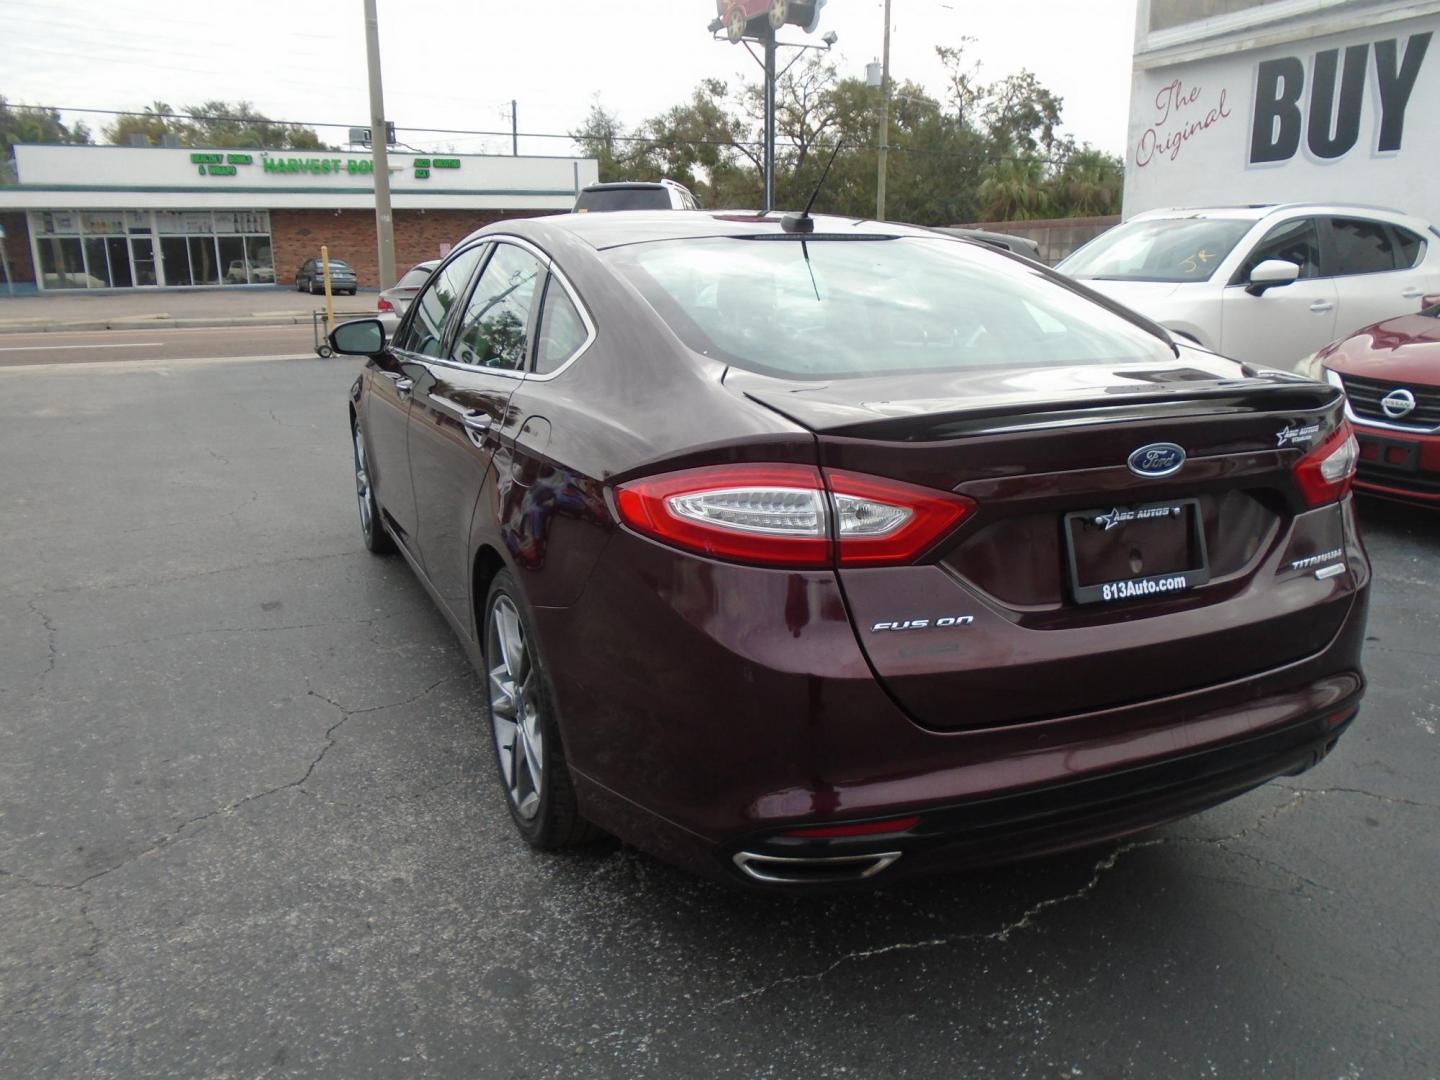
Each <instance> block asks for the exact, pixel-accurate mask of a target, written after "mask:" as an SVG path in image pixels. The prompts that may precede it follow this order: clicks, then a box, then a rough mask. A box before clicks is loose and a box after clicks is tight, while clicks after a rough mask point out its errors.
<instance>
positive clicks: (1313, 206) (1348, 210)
mask: <svg viewBox="0 0 1440 1080" xmlns="http://www.w3.org/2000/svg"><path fill="white" fill-rule="evenodd" d="M1305 213H1310V214H1335V215H1337V216H1345V215H1347V214H1356V213H1359V214H1366V215H1369V216H1372V217H1381V218H1384V219H1387V220H1391V221H1402V222H1406V223H1408V224H1410V225H1411V226H1412V227H1415V228H1420V229H1423V228H1425V224H1426V223H1425V222H1424V221H1423V220H1422V219H1421V218H1417V217H1415V216H1414V215H1413V214H1407V213H1405V212H1404V211H1403V210H1396V209H1395V208H1393V207H1389V206H1367V205H1365V204H1363V203H1341V202H1333V203H1327V202H1289V203H1250V204H1247V205H1238V206H1185V207H1181V206H1176V207H1166V208H1161V209H1156V210H1145V211H1143V212H1141V213H1139V214H1135V215H1134V216H1133V217H1131V218H1129V219H1128V220H1129V221H1154V220H1156V219H1174V218H1230V219H1236V220H1241V221H1263V220H1264V219H1265V218H1268V217H1271V216H1272V215H1276V214H1286V215H1294V214H1305Z"/></svg>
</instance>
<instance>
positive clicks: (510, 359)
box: [452, 244, 545, 371]
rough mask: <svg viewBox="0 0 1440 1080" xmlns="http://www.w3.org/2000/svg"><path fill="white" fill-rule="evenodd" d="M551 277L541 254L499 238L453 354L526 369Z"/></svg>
mask: <svg viewBox="0 0 1440 1080" xmlns="http://www.w3.org/2000/svg"><path fill="white" fill-rule="evenodd" d="M544 279H545V267H544V266H542V265H541V263H540V260H539V259H537V258H535V256H534V255H531V254H530V253H529V252H528V251H526V250H524V249H523V248H519V247H516V246H515V245H514V244H496V245H495V254H494V255H492V256H491V258H490V261H489V262H488V263H486V264H485V270H484V271H483V272H482V273H481V275H480V280H479V281H477V282H476V283H475V291H474V293H472V294H471V296H470V303H469V305H468V306H467V307H466V308H465V315H464V318H463V319H462V321H461V323H460V334H459V337H457V338H456V341H455V351H454V353H453V354H452V359H454V360H456V361H458V362H459V363H462V364H472V365H474V366H475V367H483V368H496V369H500V370H504V371H521V370H523V369H524V367H525V361H526V360H527V359H528V357H529V355H530V336H529V333H530V315H531V312H532V311H533V310H534V304H535V301H536V299H537V298H538V292H537V288H538V286H539V284H540V282H542V281H543V280H544Z"/></svg>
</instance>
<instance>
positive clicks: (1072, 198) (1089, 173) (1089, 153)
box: [1050, 146, 1125, 217]
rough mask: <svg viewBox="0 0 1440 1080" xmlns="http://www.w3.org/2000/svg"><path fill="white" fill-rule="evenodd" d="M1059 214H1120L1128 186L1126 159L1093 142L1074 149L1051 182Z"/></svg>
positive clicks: (1083, 215)
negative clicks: (1095, 146)
mask: <svg viewBox="0 0 1440 1080" xmlns="http://www.w3.org/2000/svg"><path fill="white" fill-rule="evenodd" d="M1050 189H1051V193H1050V201H1051V203H1052V204H1053V207H1054V211H1055V213H1056V215H1057V216H1059V217H1091V216H1096V215H1100V214H1118V213H1119V212H1120V200H1121V196H1122V195H1123V193H1124V189H1125V163H1124V162H1123V161H1122V160H1120V158H1118V157H1116V156H1115V155H1114V154H1107V153H1105V152H1104V151H1102V150H1096V149H1095V148H1094V147H1092V146H1085V147H1083V148H1082V149H1079V150H1076V151H1074V152H1073V153H1071V154H1070V155H1069V156H1068V157H1067V158H1066V159H1065V163H1064V164H1063V165H1061V166H1060V169H1059V171H1058V172H1057V173H1056V174H1055V176H1054V178H1053V179H1052V181H1051V184H1050Z"/></svg>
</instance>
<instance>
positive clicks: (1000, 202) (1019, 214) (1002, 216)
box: [976, 157, 1050, 221]
mask: <svg viewBox="0 0 1440 1080" xmlns="http://www.w3.org/2000/svg"><path fill="white" fill-rule="evenodd" d="M976 194H977V195H978V196H979V198H980V212H981V215H982V216H983V217H984V218H985V220H987V221H1027V220H1032V219H1034V218H1043V217H1045V216H1047V215H1048V214H1049V213H1050V193H1049V190H1048V188H1047V185H1046V182H1045V163H1044V162H1043V161H1041V160H1040V159H1039V158H1022V157H1005V158H1002V159H1000V160H999V161H997V162H996V163H995V164H993V165H991V166H990V167H989V168H988V169H986V170H985V173H984V176H983V179H981V181H980V187H979V188H978V189H977V191H976Z"/></svg>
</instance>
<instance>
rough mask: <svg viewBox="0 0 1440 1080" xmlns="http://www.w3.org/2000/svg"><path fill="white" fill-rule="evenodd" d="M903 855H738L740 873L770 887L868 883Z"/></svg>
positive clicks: (751, 852)
mask: <svg viewBox="0 0 1440 1080" xmlns="http://www.w3.org/2000/svg"><path fill="white" fill-rule="evenodd" d="M902 854H903V852H899V851H875V852H870V853H869V854H866V855H824V856H814V857H810V858H806V857H804V856H799V857H796V856H785V855H761V854H759V853H758V852H754V851H740V852H737V853H736V854H735V856H734V861H735V865H736V866H738V867H739V868H740V872H741V873H742V874H744V875H745V876H746V877H748V878H750V879H752V880H754V881H762V882H764V883H765V884H767V885H835V884H843V883H844V882H847V881H864V880H865V879H866V878H871V877H874V876H875V875H876V874H878V873H880V871H882V870H884V869H885V868H886V867H888V866H891V865H893V864H894V862H895V860H896V859H898V858H900V856H901V855H902Z"/></svg>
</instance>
